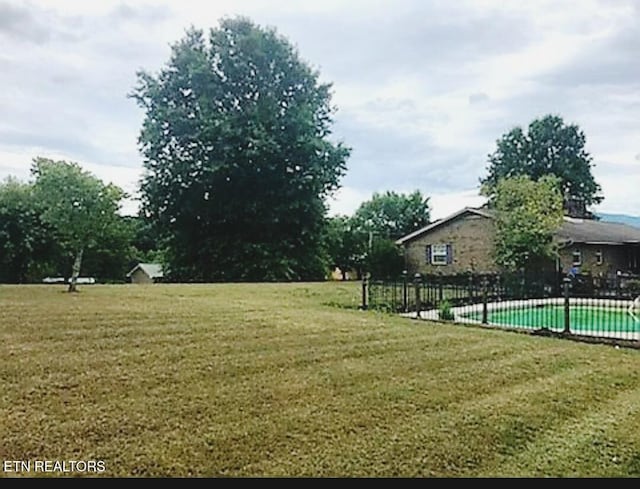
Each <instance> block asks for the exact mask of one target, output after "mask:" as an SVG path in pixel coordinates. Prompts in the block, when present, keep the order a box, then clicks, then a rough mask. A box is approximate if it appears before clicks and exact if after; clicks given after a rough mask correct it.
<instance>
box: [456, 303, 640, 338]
mask: <svg viewBox="0 0 640 489" xmlns="http://www.w3.org/2000/svg"><path fill="white" fill-rule="evenodd" d="M463 316H464V317H467V318H469V319H474V320H478V321H480V320H482V312H474V313H471V314H463ZM569 319H570V325H571V332H573V333H578V332H581V331H583V332H591V333H598V332H621V333H635V332H640V321H639V320H638V319H636V318H634V317H633V316H631V315H630V314H629V313H628V311H627V310H625V309H622V308H619V309H615V308H605V307H588V306H571V307H570V309H569ZM488 321H489V323H490V324H496V325H503V326H511V327H522V328H526V329H539V328H548V329H551V330H553V331H562V330H563V329H564V307H563V306H556V305H546V306H537V307H526V308H515V309H499V310H495V311H489V317H488Z"/></svg>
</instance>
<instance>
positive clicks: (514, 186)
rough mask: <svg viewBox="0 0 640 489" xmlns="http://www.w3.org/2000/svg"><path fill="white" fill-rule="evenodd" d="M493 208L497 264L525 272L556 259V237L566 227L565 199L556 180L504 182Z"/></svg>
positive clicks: (547, 177)
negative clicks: (557, 232) (563, 202)
mask: <svg viewBox="0 0 640 489" xmlns="http://www.w3.org/2000/svg"><path fill="white" fill-rule="evenodd" d="M490 206H491V208H492V209H493V210H494V211H495V213H496V235H495V259H496V263H498V264H499V265H501V266H503V267H505V268H506V269H508V270H523V269H529V268H531V267H532V266H535V265H538V264H540V262H541V260H544V259H546V258H553V257H555V253H556V249H555V247H554V242H553V233H554V232H555V231H556V230H557V229H558V228H559V227H560V225H561V224H562V196H561V194H560V191H559V181H558V179H557V178H556V177H554V176H552V175H545V176H543V177H541V178H540V179H539V180H538V181H533V180H531V179H530V178H529V177H527V176H522V175H520V176H515V177H512V178H504V179H501V180H499V181H498V183H497V185H496V186H495V189H494V193H493V195H492V197H491V200H490Z"/></svg>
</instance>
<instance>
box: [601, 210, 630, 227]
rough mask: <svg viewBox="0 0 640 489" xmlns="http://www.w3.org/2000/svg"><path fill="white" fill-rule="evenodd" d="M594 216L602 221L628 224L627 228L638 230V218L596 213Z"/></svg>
mask: <svg viewBox="0 0 640 489" xmlns="http://www.w3.org/2000/svg"><path fill="white" fill-rule="evenodd" d="M596 215H597V216H598V217H599V218H600V219H601V220H602V221H607V222H619V223H621V224H628V225H629V226H633V227H636V228H640V216H628V215H627V214H607V213H604V212H596Z"/></svg>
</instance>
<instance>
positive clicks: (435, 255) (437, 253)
mask: <svg viewBox="0 0 640 489" xmlns="http://www.w3.org/2000/svg"><path fill="white" fill-rule="evenodd" d="M452 257H453V255H452V248H451V245H450V244H433V245H427V249H426V256H425V258H426V262H427V263H428V264H431V265H448V264H450V263H452V262H453V260H452Z"/></svg>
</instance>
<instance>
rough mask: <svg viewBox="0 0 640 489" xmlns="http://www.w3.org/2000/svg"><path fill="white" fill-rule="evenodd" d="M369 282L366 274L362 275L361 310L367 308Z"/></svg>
mask: <svg viewBox="0 0 640 489" xmlns="http://www.w3.org/2000/svg"><path fill="white" fill-rule="evenodd" d="M368 288H369V283H368V280H367V274H366V273H365V274H363V275H362V310H363V311H366V310H367V309H368V308H369V301H368V298H369V294H368V292H369V291H368Z"/></svg>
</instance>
